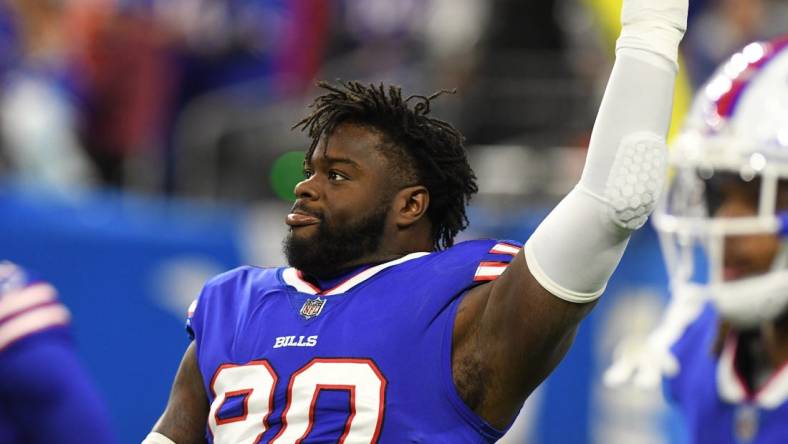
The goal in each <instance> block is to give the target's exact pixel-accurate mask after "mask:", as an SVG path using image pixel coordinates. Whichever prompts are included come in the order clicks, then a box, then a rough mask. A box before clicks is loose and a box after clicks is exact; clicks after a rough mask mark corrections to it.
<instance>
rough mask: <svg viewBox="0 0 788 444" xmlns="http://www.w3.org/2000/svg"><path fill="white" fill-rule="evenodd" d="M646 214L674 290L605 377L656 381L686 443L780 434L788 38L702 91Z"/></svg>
mask: <svg viewBox="0 0 788 444" xmlns="http://www.w3.org/2000/svg"><path fill="white" fill-rule="evenodd" d="M671 164H672V167H673V168H672V169H673V179H672V180H671V182H670V184H669V187H668V192H667V193H666V198H665V200H664V201H663V203H661V204H660V206H659V207H658V209H657V211H656V213H655V218H654V222H655V226H656V227H657V229H658V231H659V232H660V236H661V244H662V247H663V253H664V255H665V259H666V262H667V264H668V270H669V272H670V277H671V284H672V287H673V297H672V300H671V304H670V306H669V309H668V311H667V313H666V315H665V317H664V320H663V323H662V324H661V326H660V327H659V328H658V329H657V331H655V332H654V333H653V334H652V335H651V337H650V338H649V342H648V344H647V346H646V347H645V348H644V349H643V350H640V351H638V352H634V353H632V354H631V355H629V356H624V357H622V358H621V359H620V360H619V361H618V362H617V363H616V364H614V365H613V367H611V369H610V370H609V371H608V373H607V374H606V378H607V382H608V383H611V384H613V385H616V384H620V383H623V382H625V381H627V380H628V379H629V378H634V380H635V382H636V383H637V384H639V385H644V386H649V385H652V384H654V383H658V382H659V376H660V374H664V376H665V378H664V387H665V389H666V390H665V392H666V393H667V394H668V398H669V400H670V401H672V402H674V403H675V404H676V405H677V406H678V408H679V410H680V411H681V413H682V414H683V417H684V418H685V419H686V425H687V430H688V433H689V435H690V442H694V443H707V442H713V443H720V444H725V443H743V442H747V443H763V444H767V443H769V444H771V443H774V444H776V443H784V442H786V440H788V365H786V364H788V240H786V239H788V238H786V235H787V234H788V36H785V37H783V38H780V39H776V40H774V41H769V42H756V43H752V44H750V45H748V46H747V47H745V48H744V49H743V50H742V51H741V52H739V53H737V54H735V55H734V56H733V57H731V58H730V60H728V61H727V62H726V63H725V64H723V65H722V66H721V67H720V68H719V69H718V70H717V72H716V74H715V75H714V76H713V77H712V78H711V79H710V80H709V81H708V82H707V83H706V85H705V86H704V87H703V88H702V89H701V91H700V93H699V95H698V96H697V98H696V100H695V103H694V105H693V109H692V112H691V114H690V116H689V117H688V120H687V122H686V123H685V126H684V128H683V130H682V133H681V135H680V137H679V138H678V139H677V142H676V143H675V146H674V149H673V151H672V153H671Z"/></svg>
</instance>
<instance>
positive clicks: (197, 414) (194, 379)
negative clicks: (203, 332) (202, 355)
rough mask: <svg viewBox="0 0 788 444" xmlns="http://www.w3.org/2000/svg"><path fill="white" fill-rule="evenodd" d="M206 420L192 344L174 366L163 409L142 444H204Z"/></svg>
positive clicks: (195, 356) (206, 413) (201, 387)
mask: <svg viewBox="0 0 788 444" xmlns="http://www.w3.org/2000/svg"><path fill="white" fill-rule="evenodd" d="M207 419H208V398H207V396H206V395H205V389H204V388H203V384H202V376H201V375H200V370H199V368H198V367H197V355H196V354H195V349H194V342H192V343H191V344H190V345H189V348H187V349H186V353H184V355H183V359H182V360H181V365H180V366H179V367H178V373H177V374H176V375H175V381H174V382H173V383H172V390H171V391H170V399H169V401H168V402H167V407H166V408H165V409H164V413H163V414H162V415H161V418H159V420H158V421H156V425H154V426H153V431H152V432H151V433H150V434H149V435H148V436H147V437H146V438H145V440H144V441H142V444H173V443H177V444H197V443H204V442H206V441H205V425H206V421H207Z"/></svg>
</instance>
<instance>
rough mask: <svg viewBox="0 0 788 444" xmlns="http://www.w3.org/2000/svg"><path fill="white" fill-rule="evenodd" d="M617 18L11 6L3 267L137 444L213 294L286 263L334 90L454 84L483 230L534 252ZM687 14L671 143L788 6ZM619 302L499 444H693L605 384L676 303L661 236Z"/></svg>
mask: <svg viewBox="0 0 788 444" xmlns="http://www.w3.org/2000/svg"><path fill="white" fill-rule="evenodd" d="M620 4H621V0H541V1H527V0H397V1H391V0H124V1H122V0H0V73H1V74H2V77H1V79H2V83H1V84H0V85H1V86H0V215H2V217H0V257H2V258H7V259H10V260H13V261H16V262H18V263H20V264H22V265H24V266H26V267H29V268H32V269H34V270H36V271H37V272H38V273H39V274H41V275H43V276H46V277H47V278H48V279H50V280H52V281H53V282H54V283H55V284H56V286H57V287H59V289H60V290H61V293H62V298H63V299H64V300H65V301H66V303H67V304H68V305H69V306H70V308H71V310H72V312H73V315H74V329H75V336H76V340H77V343H78V346H79V349H80V352H81V354H82V356H83V358H84V361H85V363H86V366H87V367H88V369H89V371H90V373H91V374H92V375H93V376H94V377H95V379H96V381H97V383H98V385H99V387H100V389H101V390H102V392H103V393H104V395H105V397H106V399H107V402H108V404H109V406H110V409H111V412H112V415H113V419H114V421H115V425H116V426H117V430H118V434H119V436H120V438H121V441H122V442H124V443H133V442H139V441H140V440H141V439H142V437H144V436H145V434H146V433H147V432H148V431H149V429H150V427H151V425H152V424H153V422H154V421H155V419H156V418H157V417H158V415H159V413H160V412H161V410H162V408H163V406H164V404H165V401H166V399H167V396H168V391H169V386H170V383H171V380H172V377H173V375H174V372H175V369H176V367H177V364H178V362H179V360H180V357H181V355H182V352H183V350H184V349H185V347H186V345H187V337H186V334H185V332H184V330H183V326H182V322H183V316H184V313H185V310H186V307H187V306H188V304H189V303H190V302H191V300H192V299H193V298H194V297H195V296H196V295H197V294H198V292H199V289H200V287H201V285H202V283H203V282H204V280H205V279H207V278H208V277H209V276H211V275H213V274H216V273H218V272H220V271H223V270H225V269H228V268H231V267H235V266H237V265H239V264H241V263H251V264H256V265H262V266H265V265H276V264H280V263H281V262H282V258H281V253H280V242H281V239H282V236H283V234H284V224H283V217H284V214H285V210H286V209H287V208H288V206H289V199H290V198H291V195H292V187H293V185H294V183H295V182H296V181H297V180H298V178H299V177H300V163H301V158H302V157H301V156H302V154H301V152H302V150H303V149H304V148H305V145H306V139H305V138H304V137H303V136H302V135H301V134H299V133H295V132H292V131H290V127H291V125H292V124H293V123H294V122H295V121H297V119H298V118H299V116H301V115H302V114H303V113H304V112H305V105H306V104H307V103H309V101H310V100H311V98H312V97H313V95H314V93H315V90H314V83H315V80H316V79H328V80H334V79H344V80H363V81H369V82H380V81H384V82H394V83H397V84H400V85H402V86H403V87H404V88H405V89H406V91H409V92H414V93H416V92H418V93H429V92H432V91H435V90H439V89H453V88H456V89H457V90H458V93H457V94H455V95H452V96H445V97H443V98H441V99H440V100H439V101H438V102H437V103H436V107H435V109H434V113H435V114H437V115H439V116H441V117H442V118H445V119H447V120H449V121H452V122H454V123H456V124H457V126H459V128H460V129H461V130H462V131H463V132H464V134H465V135H466V137H467V144H468V147H469V151H470V155H471V158H472V163H473V165H474V167H475V169H476V172H477V175H478V176H479V181H480V188H481V193H480V195H479V196H478V198H476V199H475V201H474V202H473V206H472V210H471V229H470V230H468V232H467V233H465V234H464V237H466V238H470V237H498V238H511V239H520V240H525V239H526V238H527V237H528V235H529V233H530V231H531V230H532V229H533V228H534V227H535V226H536V224H537V223H538V222H539V220H541V218H542V217H543V216H544V215H545V214H546V212H547V211H548V210H549V209H550V208H551V206H552V205H553V204H555V203H556V202H557V200H558V199H559V198H560V197H561V196H562V195H563V194H564V193H565V192H567V191H568V189H569V188H570V187H571V186H572V185H573V184H574V183H575V180H576V179H577V177H578V175H579V172H580V170H581V168H582V165H583V159H584V155H585V151H584V147H585V146H586V142H587V140H588V137H589V134H590V130H591V127H592V124H593V119H594V115H595V111H596V107H597V105H598V103H599V100H600V98H601V93H602V92H603V90H604V85H605V81H606V78H607V75H608V73H609V70H610V67H611V63H612V54H613V51H612V47H613V41H614V38H615V36H616V35H617V31H618V29H617V23H618V11H619V8H620ZM690 7H691V17H690V21H691V23H690V31H689V33H688V35H687V38H686V39H685V42H684V44H683V51H684V65H683V66H684V68H683V70H682V74H681V77H680V81H679V88H678V92H677V97H676V99H677V100H676V116H675V119H674V122H676V123H674V128H673V130H674V131H675V130H676V129H677V128H678V122H679V121H680V120H679V119H680V118H681V116H682V114H683V111H684V110H685V109H686V107H687V104H688V101H689V98H690V97H691V91H692V89H693V88H694V87H696V86H697V85H698V83H699V82H702V80H703V79H704V78H705V77H707V76H708V75H709V74H710V72H711V70H712V69H713V68H714V66H715V65H717V64H718V63H719V62H720V61H722V60H723V59H724V58H726V57H727V56H728V55H730V54H731V53H733V52H734V51H735V50H736V49H738V48H739V47H740V46H742V45H743V44H744V43H746V42H748V41H750V40H753V39H758V38H768V37H771V36H774V35H776V34H778V33H779V32H784V31H786V29H785V28H784V26H785V24H786V23H788V5H786V4H785V2H781V1H768V0H693V1H692V2H691V6H690ZM608 288H609V290H608V294H607V296H606V297H605V298H603V300H602V302H601V303H600V305H599V306H598V307H597V309H596V310H595V312H594V313H593V315H592V316H591V317H590V318H589V319H588V320H587V321H586V322H585V323H584V324H583V327H582V328H581V332H580V334H579V336H578V339H577V342H576V344H575V346H574V348H573V349H572V351H571V352H570V354H569V355H568V357H567V358H566V360H565V361H564V362H563V363H562V364H561V365H560V367H559V368H558V370H557V371H556V372H555V373H554V374H553V375H552V376H551V377H550V378H549V380H548V381H547V382H546V383H545V384H544V385H543V386H542V387H541V388H540V389H539V390H538V391H537V392H536V393H535V394H534V395H533V396H532V397H531V399H530V400H529V401H528V403H527V404H526V407H525V408H524V415H523V420H522V421H521V422H518V424H517V426H516V427H515V429H514V430H512V432H511V433H510V434H509V435H508V436H507V437H506V438H504V440H503V442H506V443H549V444H556V443H572V444H578V443H581V444H582V443H649V444H651V443H654V444H657V443H681V442H683V441H682V438H681V423H680V422H679V421H678V420H677V419H676V417H675V416H674V415H673V414H671V413H670V411H669V410H668V409H667V408H666V406H665V404H664V403H663V401H662V400H661V396H660V394H659V393H641V392H638V391H637V390H634V389H619V390H608V389H605V388H604V387H602V386H601V383H600V374H601V372H602V371H603V370H604V368H605V367H606V365H607V364H608V363H609V362H610V360H611V359H612V356H613V353H614V349H615V347H616V345H617V344H618V343H619V341H620V340H621V339H622V338H624V337H629V338H637V337H642V336H643V335H645V334H646V332H647V331H648V330H649V329H650V328H651V327H652V326H653V325H654V324H655V323H656V322H657V320H658V316H659V312H660V310H661V307H662V306H663V305H664V303H665V298H666V293H665V289H666V278H665V274H664V271H663V267H662V262H661V258H660V255H659V250H658V246H657V242H656V236H655V234H654V233H653V231H652V230H651V229H650V228H648V229H645V230H643V231H642V232H639V233H638V234H637V236H636V237H635V238H634V239H633V241H632V244H631V247H630V249H629V250H628V253H627V255H626V256H625V258H624V260H623V262H622V266H621V268H620V270H619V272H618V273H617V274H616V276H615V278H614V279H613V281H612V282H611V283H610V285H609V287H608ZM52 365H53V367H54V366H56V365H57V363H52ZM0 377H2V375H0ZM567 419H571V420H567Z"/></svg>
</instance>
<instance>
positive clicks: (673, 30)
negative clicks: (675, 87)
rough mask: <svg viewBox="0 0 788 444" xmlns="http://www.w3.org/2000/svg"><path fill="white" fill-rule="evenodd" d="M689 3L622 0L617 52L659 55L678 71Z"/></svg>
mask: <svg viewBox="0 0 788 444" xmlns="http://www.w3.org/2000/svg"><path fill="white" fill-rule="evenodd" d="M687 8H688V0H624V6H623V8H622V10H621V25H622V27H621V35H620V36H619V38H618V41H617V42H616V50H619V49H622V48H632V49H641V50H644V51H649V52H652V53H655V54H658V55H660V56H662V57H664V58H665V59H667V60H668V61H669V62H671V63H672V64H673V66H674V67H675V68H676V69H677V70H678V49H679V43H681V39H682V37H684V31H686V29H687Z"/></svg>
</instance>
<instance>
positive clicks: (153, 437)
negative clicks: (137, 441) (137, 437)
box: [141, 432, 175, 444]
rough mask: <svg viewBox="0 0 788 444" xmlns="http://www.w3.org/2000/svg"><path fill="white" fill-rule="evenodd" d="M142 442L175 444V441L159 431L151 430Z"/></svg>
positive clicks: (147, 443)
mask: <svg viewBox="0 0 788 444" xmlns="http://www.w3.org/2000/svg"><path fill="white" fill-rule="evenodd" d="M141 444H175V441H173V440H171V439H170V438H167V437H166V436H164V435H162V434H161V433H158V432H150V433H148V436H146V437H145V439H143V440H142V443H141Z"/></svg>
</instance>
